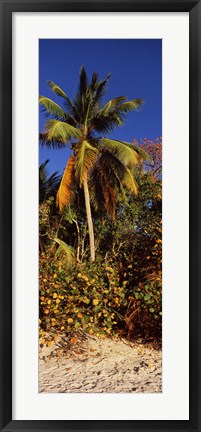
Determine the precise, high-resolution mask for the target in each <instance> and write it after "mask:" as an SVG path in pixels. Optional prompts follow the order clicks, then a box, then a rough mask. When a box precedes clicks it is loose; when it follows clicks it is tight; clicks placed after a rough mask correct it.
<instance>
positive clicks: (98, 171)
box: [89, 160, 116, 220]
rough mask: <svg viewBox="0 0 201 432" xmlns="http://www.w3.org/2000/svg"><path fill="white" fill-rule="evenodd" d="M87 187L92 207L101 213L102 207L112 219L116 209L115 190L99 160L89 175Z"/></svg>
mask: <svg viewBox="0 0 201 432" xmlns="http://www.w3.org/2000/svg"><path fill="white" fill-rule="evenodd" d="M89 189H90V197H91V200H92V203H93V206H94V209H95V210H96V211H99V212H100V213H101V211H102V210H103V207H104V208H105V210H106V212H107V213H108V215H109V216H110V217H111V218H112V220H114V219H115V209H116V191H115V188H114V187H113V185H112V184H111V182H110V180H109V177H108V173H107V171H106V170H105V167H104V165H102V164H101V161H100V160H99V163H98V165H97V166H96V167H95V169H94V170H93V173H92V175H91V177H90V181H89Z"/></svg>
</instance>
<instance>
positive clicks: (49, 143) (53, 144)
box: [39, 132, 66, 149]
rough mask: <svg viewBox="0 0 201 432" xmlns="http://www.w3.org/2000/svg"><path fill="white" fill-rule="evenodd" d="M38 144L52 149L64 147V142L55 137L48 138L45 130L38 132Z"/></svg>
mask: <svg viewBox="0 0 201 432" xmlns="http://www.w3.org/2000/svg"><path fill="white" fill-rule="evenodd" d="M39 144H40V145H41V147H43V146H46V147H48V148H53V149H63V148H65V147H66V142H63V141H61V140H55V139H52V140H49V139H48V136H47V133H45V132H42V133H40V134H39Z"/></svg>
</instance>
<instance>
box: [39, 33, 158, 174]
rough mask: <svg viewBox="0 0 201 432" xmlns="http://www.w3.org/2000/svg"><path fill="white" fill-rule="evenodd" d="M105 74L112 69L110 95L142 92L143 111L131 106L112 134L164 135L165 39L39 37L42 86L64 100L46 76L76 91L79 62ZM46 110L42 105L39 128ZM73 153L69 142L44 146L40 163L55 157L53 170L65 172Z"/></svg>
mask: <svg viewBox="0 0 201 432" xmlns="http://www.w3.org/2000/svg"><path fill="white" fill-rule="evenodd" d="M82 65H84V66H85V68H86V70H87V73H88V75H89V76H90V77H91V74H92V73H93V72H95V71H96V72H98V73H99V76H100V79H103V78H105V77H106V76H107V74H108V73H109V72H111V73H112V75H111V78H110V81H109V85H108V91H107V93H106V95H105V99H106V100H109V99H112V98H113V97H116V96H122V95H124V96H127V97H128V99H136V98H143V99H144V100H145V103H144V105H143V108H142V110H141V111H139V112H135V111H133V112H131V113H129V114H128V115H127V120H126V122H125V124H124V125H123V126H122V127H119V128H117V129H116V130H115V131H114V132H113V133H112V134H109V136H111V137H112V138H115V137H116V138H117V139H123V140H125V141H128V142H132V141H133V139H134V138H137V139H138V138H148V139H155V138H157V137H159V136H161V135H162V40H161V39H41V40H40V41H39V92H40V94H41V95H43V96H47V97H50V98H51V99H53V100H54V101H55V102H57V103H59V104H61V105H62V99H61V98H59V97H57V96H56V95H54V93H53V92H52V91H51V90H50V89H49V88H48V87H47V80H51V81H54V82H55V83H56V84H58V85H59V86H60V87H61V88H62V89H63V90H64V91H65V92H66V93H67V94H68V96H69V97H72V96H73V95H74V93H75V90H76V87H77V83H78V76H79V70H80V67H81V66H82ZM44 122H45V115H44V113H42V112H41V110H40V115H39V128H40V131H42V130H43V126H44ZM68 157H69V150H68V148H66V149H62V150H58V149H56V150H52V149H51V150H50V149H47V148H44V147H43V148H41V147H40V151H39V159H40V163H42V162H43V161H44V160H46V159H50V163H49V164H48V167H49V172H50V173H52V172H53V171H60V172H62V171H63V169H64V167H65V165H66V162H67V160H68Z"/></svg>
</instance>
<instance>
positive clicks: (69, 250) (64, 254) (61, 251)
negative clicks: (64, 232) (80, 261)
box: [54, 237, 75, 267]
mask: <svg viewBox="0 0 201 432" xmlns="http://www.w3.org/2000/svg"><path fill="white" fill-rule="evenodd" d="M54 241H55V243H57V244H58V245H59V247H58V249H57V251H56V253H55V256H56V257H60V258H61V259H63V261H64V262H65V263H66V265H67V266H68V267H70V266H71V265H72V264H74V262H75V250H74V248H73V247H72V246H70V245H68V244H67V243H65V242H64V241H63V240H60V239H59V238H57V237H55V238H54Z"/></svg>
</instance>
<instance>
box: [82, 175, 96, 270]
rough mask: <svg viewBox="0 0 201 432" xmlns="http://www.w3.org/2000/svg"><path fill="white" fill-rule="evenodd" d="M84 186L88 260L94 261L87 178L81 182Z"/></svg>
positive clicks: (92, 229)
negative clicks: (88, 246)
mask: <svg viewBox="0 0 201 432" xmlns="http://www.w3.org/2000/svg"><path fill="white" fill-rule="evenodd" d="M83 185H84V198H85V207H86V215H87V224H88V229H89V245H90V260H91V261H92V262H93V261H95V244H94V228H93V222H92V216H91V205H90V198H89V188H88V183H87V176H86V177H85V179H84V182H83Z"/></svg>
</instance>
